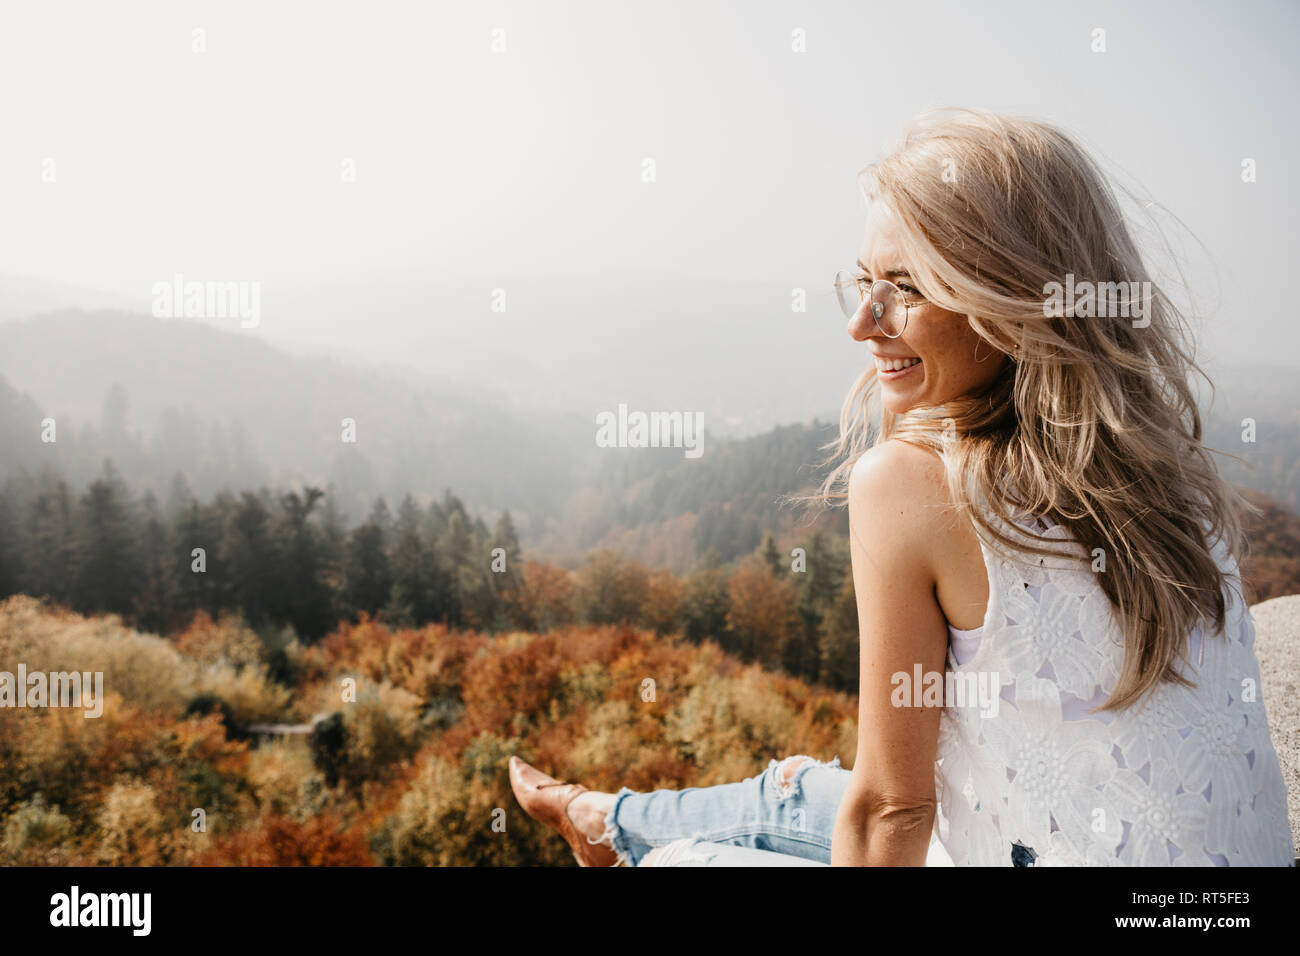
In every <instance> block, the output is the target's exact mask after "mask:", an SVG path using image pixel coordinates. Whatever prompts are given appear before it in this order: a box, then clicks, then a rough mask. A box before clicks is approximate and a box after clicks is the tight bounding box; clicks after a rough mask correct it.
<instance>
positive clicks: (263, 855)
mask: <svg viewBox="0 0 1300 956" xmlns="http://www.w3.org/2000/svg"><path fill="white" fill-rule="evenodd" d="M374 862H375V861H374V858H373V857H372V856H371V854H370V848H369V846H368V841H367V839H366V837H365V835H364V834H362V833H359V832H357V831H356V830H353V829H349V828H348V827H346V826H345V825H344V824H343V823H342V822H341V821H340V820H339V819H337V818H336V817H333V816H330V815H322V816H318V817H313V818H311V819H309V820H307V821H305V822H303V823H298V822H297V821H295V820H291V819H289V818H288V817H283V816H275V815H272V816H268V817H266V818H265V819H263V820H261V821H259V822H258V824H257V825H256V826H255V827H254V828H253V829H250V830H243V831H241V832H239V833H235V834H232V835H231V836H228V837H225V838H222V839H219V840H216V841H214V843H213V846H212V847H211V849H209V850H207V851H205V852H203V853H201V854H199V855H198V856H197V857H196V858H195V860H194V864H195V865H197V866H373V865H374Z"/></svg>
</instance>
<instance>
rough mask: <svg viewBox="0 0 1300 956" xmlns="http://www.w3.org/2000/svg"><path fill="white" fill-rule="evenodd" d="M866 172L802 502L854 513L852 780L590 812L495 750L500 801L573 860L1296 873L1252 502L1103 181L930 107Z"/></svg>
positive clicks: (681, 794) (695, 793) (766, 782)
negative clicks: (819, 434) (831, 407)
mask: <svg viewBox="0 0 1300 956" xmlns="http://www.w3.org/2000/svg"><path fill="white" fill-rule="evenodd" d="M862 178H863V185H864V190H865V192H866V194H867V196H868V198H869V199H870V211H869V216H868V221H867V232H866V239H865V242H864V244H863V246H862V249H861V253H860V255H859V258H858V262H857V264H856V267H855V268H854V269H853V270H851V271H846V272H844V273H841V274H840V275H839V276H838V277H837V280H836V289H837V293H838V295H839V297H840V301H841V304H842V306H843V307H844V310H845V312H846V314H847V315H848V317H849V328H848V330H849V334H850V336H851V337H852V338H853V340H854V341H855V342H857V343H861V344H862V345H863V346H865V348H866V351H867V352H868V353H869V355H867V356H864V359H865V361H866V364H867V368H866V371H865V372H864V373H863V375H862V376H861V378H860V379H859V380H858V382H857V383H856V384H855V386H854V388H853V390H852V391H851V393H850V394H849V396H848V398H847V400H846V402H845V404H844V408H843V412H842V414H841V418H840V439H839V442H838V444H837V447H836V460H837V461H839V465H838V467H837V468H836V469H835V470H834V471H833V472H832V473H831V474H830V476H829V477H828V479H827V481H826V484H825V485H824V486H823V488H822V489H821V498H822V499H823V500H824V501H826V502H837V503H838V502H840V501H845V500H846V501H847V505H848V508H849V518H850V535H851V545H852V560H853V582H854V586H855V589H856V593H857V600H858V617H859V622H860V627H861V671H860V687H859V699H860V717H859V723H858V747H857V755H856V759H855V761H854V763H853V769H852V770H851V771H850V770H845V769H843V768H841V767H840V766H839V764H838V760H836V761H832V762H831V763H829V764H825V763H821V762H819V761H816V760H813V759H811V758H809V757H803V756H798V757H792V758H788V759H787V760H785V761H782V762H780V763H778V762H777V761H773V762H772V764H771V765H770V766H769V767H768V769H767V770H766V771H764V772H763V773H762V774H760V775H758V776H756V777H753V778H751V779H749V780H747V781H744V782H742V783H736V784H728V785H725V786H719V787H708V788H698V789H691V790H684V791H667V790H660V791H655V792H653V793H633V792H632V791H629V790H626V789H624V790H622V791H620V792H619V793H617V794H608V793H597V792H593V791H589V790H587V789H586V788H584V787H582V786H581V785H580V784H565V783H562V782H560V781H557V780H553V779H552V778H550V777H547V776H546V775H544V774H542V773H541V772H540V771H538V770H536V769H534V768H532V767H530V766H528V765H527V764H525V763H524V762H523V761H521V760H519V759H518V758H512V760H511V765H510V775H511V782H512V785H513V786H514V789H515V793H516V795H517V797H518V799H519V801H520V803H521V804H522V806H523V807H524V809H525V810H527V811H528V812H529V813H530V814H532V815H533V816H535V817H537V818H538V819H541V820H544V821H546V822H548V823H551V824H552V825H554V826H555V827H556V828H557V829H559V830H560V831H561V832H562V833H563V834H564V835H565V837H566V839H568V841H569V843H570V845H571V846H572V847H573V849H574V852H575V854H576V855H577V857H578V859H579V862H580V863H584V864H586V865H609V864H614V863H615V862H621V863H623V864H625V865H727V864H731V865H787V864H799V863H803V864H813V865H816V864H825V863H830V864H835V865H841V864H843V865H863V864H865V865H893V864H903V865H919V864H923V863H926V862H929V863H932V864H934V863H949V862H951V863H955V864H958V865H967V864H973V865H992V866H999V865H1002V866H1007V865H1039V866H1042V865H1110V864H1128V865H1141V866H1169V865H1195V866H1240V865H1247V866H1258V865H1291V864H1293V862H1294V859H1295V851H1294V847H1293V845H1292V841H1291V836H1290V829H1289V827H1288V824H1287V815H1286V791H1285V785H1284V784H1283V781H1282V776H1281V772H1280V769H1279V766H1278V760H1277V755H1276V753H1275V752H1274V749H1273V745H1272V742H1271V740H1270V738H1269V732H1268V723H1267V719H1266V715H1265V709H1264V702H1263V701H1262V700H1261V699H1260V689H1259V668H1258V664H1257V662H1256V659H1255V655H1254V652H1253V650H1252V643H1253V640H1254V624H1253V621H1252V619H1251V617H1250V614H1249V611H1248V610H1247V608H1246V606H1245V604H1244V601H1243V596H1242V592H1241V581H1240V577H1239V574H1238V567H1237V561H1238V558H1239V557H1240V555H1241V551H1242V548H1243V546H1244V541H1243V535H1242V531H1241V525H1240V519H1239V512H1238V509H1239V508H1240V507H1243V506H1244V507H1249V505H1248V504H1246V503H1245V502H1244V501H1242V500H1241V499H1240V497H1239V496H1238V495H1237V494H1236V493H1235V492H1234V491H1233V490H1232V489H1231V488H1230V487H1229V486H1228V485H1227V484H1225V482H1224V481H1223V480H1222V479H1221V478H1220V477H1219V475H1218V473H1217V471H1216V469H1215V465H1214V462H1213V461H1212V459H1211V457H1210V454H1209V453H1208V450H1207V449H1206V448H1205V447H1204V446H1203V445H1202V444H1201V422H1200V418H1199V415H1198V413H1197V409H1196V405H1195V402H1194V398H1193V393H1192V391H1191V387H1190V382H1189V374H1190V372H1191V371H1192V370H1195V371H1197V372H1198V373H1200V371H1201V370H1200V369H1199V367H1198V366H1197V365H1196V364H1195V362H1194V361H1193V358H1192V356H1191V354H1190V347H1189V345H1188V344H1187V340H1188V336H1187V329H1186V324H1185V320H1184V319H1183V317H1182V316H1181V315H1180V314H1179V312H1178V311H1177V309H1176V308H1175V307H1174V305H1173V304H1172V303H1171V301H1170V300H1169V299H1168V298H1167V297H1166V295H1165V294H1164V293H1163V292H1162V290H1161V289H1160V288H1159V287H1158V286H1157V285H1156V284H1155V283H1154V281H1153V280H1152V277H1151V275H1150V274H1149V273H1148V271H1147V268H1146V266H1145V265H1144V263H1143V260H1142V258H1141V256H1140V254H1139V252H1138V249H1137V248H1136V246H1135V244H1134V241H1133V239H1132V237H1131V235H1130V232H1129V230H1128V228H1127V226H1126V224H1125V219H1124V216H1123V214H1122V212H1121V208H1120V205H1119V203H1118V202H1117V200H1116V197H1115V195H1114V193H1113V192H1112V190H1111V189H1110V187H1109V186H1108V185H1107V184H1106V182H1105V179H1104V177H1103V176H1102V175H1101V173H1100V171H1099V170H1098V168H1097V167H1096V166H1095V165H1094V163H1093V162H1092V161H1091V160H1090V159H1089V157H1088V156H1087V155H1086V154H1085V153H1084V152H1083V150H1082V149H1080V147H1079V146H1078V145H1077V144H1076V143H1075V142H1074V141H1073V140H1071V139H1070V138H1069V137H1068V136H1066V135H1065V134H1064V133H1062V132H1060V131H1059V130H1057V129H1055V128H1053V127H1051V126H1048V125H1045V124H1042V123H1038V122H1032V121H1028V120H1023V119H1015V118H1009V117H1004V116H998V115H993V114H989V113H983V112H974V111H948V112H945V113H941V114H937V115H931V116H928V117H925V118H923V119H922V120H920V121H918V122H917V123H916V124H914V126H913V127H912V129H910V130H909V132H908V134H907V136H906V138H905V141H904V143H903V144H902V146H901V147H900V148H899V149H898V150H897V151H896V152H894V153H893V154H892V155H890V156H888V157H887V158H885V159H884V160H882V161H881V162H879V163H876V164H875V165H873V166H870V167H868V168H867V169H866V170H864V172H863V177H862ZM1202 374H1203V373H1202ZM877 412H878V413H879V427H878V429H876V430H875V431H874V432H872V434H873V435H874V441H873V440H872V439H871V438H870V437H869V434H868V428H867V426H868V422H870V421H873V420H874V418H875V414H876V413H877Z"/></svg>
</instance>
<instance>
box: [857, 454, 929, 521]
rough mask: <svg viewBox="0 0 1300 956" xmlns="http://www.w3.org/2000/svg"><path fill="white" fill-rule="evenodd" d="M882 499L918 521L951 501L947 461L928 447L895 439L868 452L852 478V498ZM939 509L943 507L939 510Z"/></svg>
mask: <svg viewBox="0 0 1300 956" xmlns="http://www.w3.org/2000/svg"><path fill="white" fill-rule="evenodd" d="M854 498H859V499H862V498H868V499H880V500H883V501H887V502H889V503H890V504H893V505H897V506H900V507H902V508H904V509H905V510H906V511H907V512H908V514H909V516H910V517H912V518H914V519H916V518H919V517H921V515H922V514H923V513H930V512H934V511H937V510H941V509H942V506H945V505H947V504H948V502H949V497H948V487H947V479H946V477H945V474H944V466H943V460H942V459H941V458H940V457H939V456H938V455H937V454H935V453H934V452H932V451H930V450H929V449H927V448H921V447H920V446H918V445H913V444H911V443H909V442H905V441H900V440H899V439H896V438H891V439H889V440H887V441H884V442H881V443H880V444H879V445H876V446H875V447H874V448H871V449H868V450H867V451H866V452H865V453H864V454H863V455H862V457H861V458H859V459H858V460H857V462H855V463H854V465H853V471H852V472H851V473H850V475H849V499H850V501H852V500H853V499H854ZM936 506H939V507H936Z"/></svg>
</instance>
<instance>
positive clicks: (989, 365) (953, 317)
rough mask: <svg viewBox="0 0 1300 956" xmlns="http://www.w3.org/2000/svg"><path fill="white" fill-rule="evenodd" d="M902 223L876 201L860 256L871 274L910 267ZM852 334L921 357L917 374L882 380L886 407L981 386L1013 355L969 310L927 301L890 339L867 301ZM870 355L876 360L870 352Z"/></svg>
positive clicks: (897, 409) (874, 346)
mask: <svg viewBox="0 0 1300 956" xmlns="http://www.w3.org/2000/svg"><path fill="white" fill-rule="evenodd" d="M898 229H899V227H898V225H897V223H896V222H895V220H894V217H893V216H892V215H891V214H890V212H889V211H888V208H887V207H886V206H885V205H884V204H883V203H878V202H877V203H872V206H871V211H870V214H869V215H868V217H867V234H866V238H865V239H864V240H863V244H862V253H861V255H860V257H859V258H860V259H861V260H862V262H863V263H864V264H865V265H866V266H867V270H868V274H869V275H871V276H872V277H879V278H883V277H884V275H885V273H886V272H889V271H891V270H894V269H904V270H905V269H907V268H908V267H909V263H907V262H904V261H903V258H902V255H901V254H900V253H899V251H898V242H897V238H896V237H897V235H898ZM849 335H851V336H852V337H853V339H854V341H857V342H865V343H867V347H868V348H869V349H871V350H872V351H873V352H874V353H875V354H878V355H881V356H886V355H887V356H889V357H891V358H896V357H911V358H919V359H920V360H921V364H920V366H919V367H918V368H917V369H916V371H914V372H913V373H912V374H910V375H908V376H906V377H905V378H903V379H902V380H901V381H898V382H888V381H885V380H884V379H881V380H880V395H881V399H882V401H883V403H884V407H885V408H887V409H888V410H889V411H891V412H893V413H894V414H902V413H903V412H906V411H907V410H908V409H911V408H914V407H916V406H917V405H918V404H922V403H926V404H933V405H940V404H943V403H944V402H947V401H950V400H952V399H954V398H957V397H959V396H962V395H966V394H969V393H971V392H975V391H978V390H979V389H981V388H983V387H985V386H987V385H988V384H990V383H991V382H992V381H993V380H994V379H996V378H997V377H998V375H999V374H1000V373H1001V371H1002V368H1003V366H1004V365H1005V364H1006V363H1008V362H1009V361H1010V359H1009V358H1008V357H1007V356H1006V355H1005V354H1003V353H1001V352H998V351H997V350H996V349H994V348H993V346H991V345H989V344H988V343H987V342H985V341H984V340H983V339H981V338H980V337H979V335H977V334H976V332H975V330H974V329H972V328H971V327H970V322H969V320H967V318H966V316H964V315H960V314H958V313H956V312H949V311H948V310H947V309H941V308H939V307H938V306H937V305H932V304H931V303H929V302H923V303H921V304H920V305H914V306H913V307H912V309H911V311H910V313H909V314H908V318H907V328H906V329H904V330H903V334H902V335H901V336H899V337H898V338H894V339H891V338H890V337H889V336H887V335H885V334H884V333H883V332H881V331H880V329H879V327H878V326H877V325H876V322H875V320H874V319H873V318H872V317H871V312H870V311H869V310H868V309H867V306H866V303H865V302H864V303H863V304H862V306H861V307H860V308H859V309H858V311H857V314H856V315H854V316H853V318H852V319H850V320H849ZM867 361H869V362H872V363H873V364H874V359H872V358H871V357H870V356H868V357H867Z"/></svg>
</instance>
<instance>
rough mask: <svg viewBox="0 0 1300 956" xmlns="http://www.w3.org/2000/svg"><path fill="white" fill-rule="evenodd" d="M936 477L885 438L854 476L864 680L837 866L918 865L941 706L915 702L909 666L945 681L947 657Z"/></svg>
mask: <svg viewBox="0 0 1300 956" xmlns="http://www.w3.org/2000/svg"><path fill="white" fill-rule="evenodd" d="M941 481H942V469H941V465H940V464H939V462H938V460H937V459H936V458H934V456H932V455H930V454H929V453H928V452H925V451H922V450H920V449H916V448H913V447H911V446H907V445H903V444H902V443H900V442H892V441H891V442H886V443H885V444H883V445H881V446H878V447H876V448H874V449H872V450H871V451H869V452H867V454H865V455H863V457H862V459H861V460H859V462H858V464H857V465H856V466H855V467H854V470H853V474H852V477H851V480H850V483H849V536H850V543H851V554H852V558H853V586H854V590H855V592H856V594H857V604H858V622H859V631H860V636H861V669H860V670H861V679H860V685H859V690H858V693H859V707H858V755H857V760H856V761H855V762H854V765H853V772H852V775H851V777H850V780H849V785H848V788H847V789H846V790H845V793H844V798H843V800H842V802H841V803H840V808H839V812H838V814H837V816H836V820H835V831H834V836H833V838H832V841H831V863H832V865H835V866H864V865H865V866H893V865H903V866H921V865H923V864H924V863H925V857H926V851H927V849H928V847H929V843H930V833H931V830H932V829H933V826H934V815H935V791H934V761H935V756H936V752H937V750H938V740H939V716H940V710H939V708H937V707H920V706H913V701H914V699H913V696H912V694H913V692H914V691H913V685H914V684H915V675H916V667H917V666H918V665H919V666H920V670H921V673H922V675H925V674H931V673H936V672H937V673H938V674H939V675H940V679H942V674H943V670H944V662H945V656H946V653H947V643H948V631H947V622H946V620H945V618H944V616H943V612H942V610H941V609H940V607H939V604H938V602H937V601H936V599H935V576H934V571H933V562H932V560H931V558H930V555H931V554H932V553H933V552H932V550H931V548H932V546H933V542H934V541H935V540H936V537H935V536H936V535H937V534H939V533H940V530H939V529H941V528H942V526H943V522H942V520H941V511H942V504H943V501H944V500H946V495H944V494H943V493H942V490H941V485H940V482H941ZM938 540H942V539H938ZM896 675H906V683H902V682H900V681H898V680H897V679H896ZM915 692H916V693H918V694H919V692H920V688H917V689H916V691H915ZM899 703H903V704H904V705H903V706H898V704H899Z"/></svg>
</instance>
